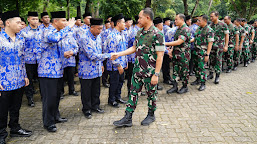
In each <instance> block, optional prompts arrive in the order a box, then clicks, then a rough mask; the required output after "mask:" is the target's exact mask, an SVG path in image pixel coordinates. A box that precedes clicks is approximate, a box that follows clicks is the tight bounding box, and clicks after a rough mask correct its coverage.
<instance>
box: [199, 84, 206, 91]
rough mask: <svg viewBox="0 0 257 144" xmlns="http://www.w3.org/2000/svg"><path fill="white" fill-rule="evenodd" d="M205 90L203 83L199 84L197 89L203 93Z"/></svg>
mask: <svg viewBox="0 0 257 144" xmlns="http://www.w3.org/2000/svg"><path fill="white" fill-rule="evenodd" d="M205 88H206V86H205V82H201V85H200V87H199V89H198V90H199V91H203V90H205Z"/></svg>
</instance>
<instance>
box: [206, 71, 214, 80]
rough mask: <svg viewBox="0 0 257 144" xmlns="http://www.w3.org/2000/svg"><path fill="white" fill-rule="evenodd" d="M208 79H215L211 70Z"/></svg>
mask: <svg viewBox="0 0 257 144" xmlns="http://www.w3.org/2000/svg"><path fill="white" fill-rule="evenodd" d="M207 79H208V80H209V79H213V72H210V74H209V75H208V76H207Z"/></svg>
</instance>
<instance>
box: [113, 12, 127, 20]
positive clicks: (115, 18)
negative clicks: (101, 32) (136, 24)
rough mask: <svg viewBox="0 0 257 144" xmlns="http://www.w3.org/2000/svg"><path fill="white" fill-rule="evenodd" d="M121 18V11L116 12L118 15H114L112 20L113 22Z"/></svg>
mask: <svg viewBox="0 0 257 144" xmlns="http://www.w3.org/2000/svg"><path fill="white" fill-rule="evenodd" d="M123 18H124V16H123V14H122V13H121V14H118V15H116V16H114V17H113V18H112V21H113V22H117V21H118V20H121V19H123Z"/></svg>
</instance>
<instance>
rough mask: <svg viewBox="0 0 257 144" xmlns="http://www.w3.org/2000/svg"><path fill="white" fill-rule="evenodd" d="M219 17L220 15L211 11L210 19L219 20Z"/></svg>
mask: <svg viewBox="0 0 257 144" xmlns="http://www.w3.org/2000/svg"><path fill="white" fill-rule="evenodd" d="M218 17H219V16H216V15H215V13H211V15H210V19H211V21H212V22H215V21H217V20H218Z"/></svg>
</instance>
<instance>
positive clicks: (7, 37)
mask: <svg viewBox="0 0 257 144" xmlns="http://www.w3.org/2000/svg"><path fill="white" fill-rule="evenodd" d="M1 33H2V34H3V35H4V37H5V38H6V39H8V40H9V42H10V41H13V40H12V39H11V37H10V36H9V35H8V34H7V33H6V32H5V30H2V32H1ZM15 35H16V36H15V41H16V40H17V39H20V35H19V34H17V33H16V34H15Z"/></svg>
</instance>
